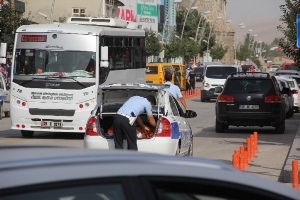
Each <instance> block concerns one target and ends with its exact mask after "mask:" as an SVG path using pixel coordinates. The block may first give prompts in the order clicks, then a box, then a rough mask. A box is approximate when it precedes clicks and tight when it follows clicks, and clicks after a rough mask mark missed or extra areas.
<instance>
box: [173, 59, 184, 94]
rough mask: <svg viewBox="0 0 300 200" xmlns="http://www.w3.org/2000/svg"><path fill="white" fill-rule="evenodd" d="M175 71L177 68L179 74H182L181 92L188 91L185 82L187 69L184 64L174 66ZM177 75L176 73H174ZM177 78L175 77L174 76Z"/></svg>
mask: <svg viewBox="0 0 300 200" xmlns="http://www.w3.org/2000/svg"><path fill="white" fill-rule="evenodd" d="M173 67H174V70H175V69H176V68H178V69H179V73H180V89H181V90H185V89H186V81H185V67H184V65H182V64H173ZM174 74H175V72H174ZM174 78H175V75H174Z"/></svg>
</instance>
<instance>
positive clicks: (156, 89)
mask: <svg viewBox="0 0 300 200" xmlns="http://www.w3.org/2000/svg"><path fill="white" fill-rule="evenodd" d="M164 87H165V85H146V84H129V83H128V84H110V85H104V86H102V87H101V90H99V92H98V93H99V95H98V97H99V98H98V105H99V106H96V107H95V109H94V110H93V111H92V114H91V117H90V118H89V119H88V121H87V126H86V127H87V128H86V132H85V136H84V147H86V148H92V149H94V148H97V149H115V146H114V140H113V133H112V123H113V117H114V116H115V115H116V113H117V111H118V110H119V108H120V107H121V106H122V105H123V103H124V102H125V101H126V100H127V99H129V98H130V97H131V96H134V95H139V96H144V97H146V96H148V95H149V94H152V95H154V96H155V97H156V102H157V105H156V106H153V107H152V113H153V116H154V118H155V120H156V122H157V127H156V128H155V129H154V130H153V134H152V135H142V136H140V135H139V132H137V135H138V141H137V145H138V150H139V151H141V152H152V153H159V154H169V155H192V154H193V133H192V129H191V126H190V124H189V122H188V120H187V118H192V117H196V116H195V115H193V116H192V115H186V113H184V112H183V109H182V108H181V105H179V103H178V102H177V100H176V99H175V98H174V97H173V96H172V95H171V94H170V93H168V92H166V91H164ZM189 113H193V111H190V112H189ZM141 117H142V119H143V121H144V124H145V125H148V126H149V123H148V120H147V115H146V114H142V115H141ZM123 146H124V148H127V141H126V140H124V145H123Z"/></svg>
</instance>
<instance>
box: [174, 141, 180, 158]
mask: <svg viewBox="0 0 300 200" xmlns="http://www.w3.org/2000/svg"><path fill="white" fill-rule="evenodd" d="M175 156H180V144H179V143H178V146H177V150H176V153H175Z"/></svg>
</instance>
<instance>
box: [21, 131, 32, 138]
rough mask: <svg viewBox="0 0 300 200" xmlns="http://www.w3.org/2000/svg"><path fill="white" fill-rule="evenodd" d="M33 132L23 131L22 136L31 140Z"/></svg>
mask: <svg viewBox="0 0 300 200" xmlns="http://www.w3.org/2000/svg"><path fill="white" fill-rule="evenodd" d="M33 133H34V132H33V131H21V134H22V136H23V137H24V138H31V137H32V136H33Z"/></svg>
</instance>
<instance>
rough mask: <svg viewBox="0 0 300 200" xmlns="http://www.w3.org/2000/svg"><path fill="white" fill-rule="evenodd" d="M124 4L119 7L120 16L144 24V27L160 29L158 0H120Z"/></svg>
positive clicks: (154, 29)
mask: <svg viewBox="0 0 300 200" xmlns="http://www.w3.org/2000/svg"><path fill="white" fill-rule="evenodd" d="M120 2H121V3H123V4H124V6H119V7H118V17H119V19H123V20H126V21H130V22H136V23H139V24H142V25H143V27H144V28H148V29H150V30H153V31H158V17H157V16H158V10H157V0H120Z"/></svg>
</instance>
